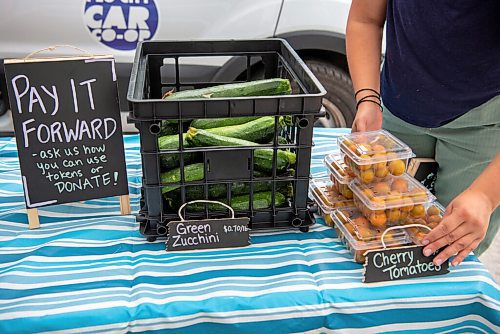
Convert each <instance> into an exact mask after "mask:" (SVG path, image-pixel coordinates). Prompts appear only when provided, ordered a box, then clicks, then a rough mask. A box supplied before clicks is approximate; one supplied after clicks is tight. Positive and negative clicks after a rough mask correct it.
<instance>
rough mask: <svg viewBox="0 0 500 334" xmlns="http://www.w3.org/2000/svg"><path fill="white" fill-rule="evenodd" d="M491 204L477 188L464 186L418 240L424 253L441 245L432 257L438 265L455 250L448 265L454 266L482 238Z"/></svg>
mask: <svg viewBox="0 0 500 334" xmlns="http://www.w3.org/2000/svg"><path fill="white" fill-rule="evenodd" d="M493 209H494V206H493V204H492V203H491V200H490V199H489V198H488V197H487V196H486V195H485V194H484V193H483V192H481V191H478V190H472V189H467V190H465V191H464V192H463V193H461V194H460V195H458V196H457V197H456V198H455V199H454V200H453V201H452V202H451V203H450V205H448V207H447V208H446V212H445V214H444V216H443V220H442V221H441V223H439V225H438V226H436V227H435V228H434V229H433V230H432V231H431V232H429V234H427V236H426V237H425V238H424V239H423V240H422V242H423V244H424V245H427V246H426V247H425V248H424V255H425V256H429V255H431V254H433V253H434V252H435V251H436V250H438V249H441V248H442V247H446V248H444V249H443V250H442V251H441V252H440V253H439V254H438V255H437V256H436V257H435V258H434V260H433V262H434V264H435V265H437V266H439V265H441V264H442V263H443V262H444V261H446V260H448V259H449V258H450V257H451V256H453V255H454V254H457V255H456V256H455V257H454V258H453V261H452V262H451V265H452V266H458V265H459V264H460V263H461V262H462V261H463V260H464V259H465V258H466V257H467V255H469V253H470V252H472V251H473V250H474V249H476V248H477V246H478V245H479V243H480V242H481V241H482V240H483V239H484V237H485V235H486V231H487V229H488V224H489V221H490V216H491V214H492V213H493Z"/></svg>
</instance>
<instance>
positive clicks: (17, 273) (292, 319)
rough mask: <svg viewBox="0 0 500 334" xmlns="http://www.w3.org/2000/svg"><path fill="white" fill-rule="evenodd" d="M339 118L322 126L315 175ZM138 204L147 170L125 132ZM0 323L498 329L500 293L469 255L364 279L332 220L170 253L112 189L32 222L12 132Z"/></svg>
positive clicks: (3, 147)
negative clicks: (445, 264) (407, 274)
mask: <svg viewBox="0 0 500 334" xmlns="http://www.w3.org/2000/svg"><path fill="white" fill-rule="evenodd" d="M342 133H345V130H339V129H317V130H316V131H315V137H314V142H315V147H314V152H313V156H312V159H313V160H312V163H313V165H312V173H313V174H315V175H319V174H321V173H324V168H323V163H322V160H323V157H324V155H325V154H326V153H327V152H328V151H331V150H332V149H334V147H335V144H336V139H335V137H336V136H337V135H338V134H342ZM125 147H126V156H127V171H128V174H129V175H128V176H129V186H130V193H131V199H132V209H133V210H134V211H137V209H138V200H139V194H140V182H141V169H140V168H141V167H140V154H139V146H138V137H137V136H126V137H125ZM0 182H1V183H0V184H1V186H0V333H13V332H16V333H29V332H37V333H41V332H51V333H52V332H60V333H101V332H117V333H125V332H144V331H148V330H149V331H153V332H154V331H158V332H160V331H166V330H170V331H172V332H189V333H192V332H199V333H236V332H238V333H240V332H241V333H304V332H307V333H324V332H335V333H337V332H345V333H351V332H363V333H368V332H396V333H398V332H412V331H414V332H415V333H416V332H418V333H421V332H445V333H448V332H475V333H496V332H500V327H499V326H500V293H499V288H498V285H497V284H496V283H495V282H494V281H493V279H492V278H491V276H490V275H489V273H488V272H487V271H486V269H485V268H484V266H483V265H482V264H481V263H480V262H478V261H477V259H476V258H475V257H474V256H470V257H468V258H467V259H466V261H465V262H464V263H463V264H462V265H460V266H459V267H458V268H452V270H451V273H450V274H448V275H444V276H436V277H428V278H422V279H414V280H407V281H398V282H394V283H376V284H363V283H361V276H362V266H361V265H359V264H356V263H354V262H353V261H352V260H351V255H350V253H349V252H348V251H347V250H346V249H345V248H344V246H343V244H342V243H341V242H340V241H339V240H338V239H337V238H336V236H335V233H334V231H333V230H332V229H330V228H328V227H327V226H325V225H324V224H322V223H318V224H316V225H314V226H313V227H312V228H311V231H310V232H309V233H301V232H298V231H287V230H279V231H259V232H255V233H252V245H251V246H249V247H246V248H234V249H222V250H220V249H219V250H203V251H188V252H175V253H167V252H166V251H165V250H164V249H165V245H164V242H162V241H157V242H154V243H148V242H146V241H145V238H144V237H143V236H142V235H141V234H140V233H139V231H138V226H137V224H136V222H135V219H134V217H133V216H119V215H117V213H118V212H119V202H118V198H107V199H98V200H90V201H85V202H83V203H72V204H65V205H59V206H53V207H46V208H42V209H40V210H39V211H40V220H41V224H42V228H41V229H39V230H33V231H30V230H28V229H27V221H26V214H25V211H24V202H23V193H22V185H21V183H20V178H19V166H18V162H17V153H16V149H15V143H14V141H13V140H11V139H0Z"/></svg>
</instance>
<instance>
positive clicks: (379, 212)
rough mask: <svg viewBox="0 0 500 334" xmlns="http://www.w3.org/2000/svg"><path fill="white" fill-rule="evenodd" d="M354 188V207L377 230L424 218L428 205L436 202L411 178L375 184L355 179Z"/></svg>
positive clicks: (396, 178) (395, 178)
mask: <svg viewBox="0 0 500 334" xmlns="http://www.w3.org/2000/svg"><path fill="white" fill-rule="evenodd" d="M350 187H351V190H352V191H353V194H354V197H353V200H354V204H355V205H356V206H357V207H358V208H359V210H360V211H361V212H362V213H363V214H364V215H365V216H366V217H367V218H368V220H369V221H370V223H371V224H372V225H374V226H375V227H384V226H387V225H389V226H393V225H397V224H398V223H401V222H404V221H406V220H407V219H408V218H413V217H420V216H421V215H422V214H423V213H424V211H425V208H424V204H426V203H429V202H432V201H434V200H435V199H436V198H435V197H434V195H432V194H431V193H430V191H429V190H427V188H425V187H424V186H423V185H422V184H421V183H420V182H418V181H417V180H416V179H414V178H413V177H411V176H409V175H408V174H404V175H403V176H402V177H387V178H385V179H384V180H382V181H380V182H376V183H371V184H364V183H362V182H361V181H360V180H358V179H354V180H353V181H352V182H351V183H350Z"/></svg>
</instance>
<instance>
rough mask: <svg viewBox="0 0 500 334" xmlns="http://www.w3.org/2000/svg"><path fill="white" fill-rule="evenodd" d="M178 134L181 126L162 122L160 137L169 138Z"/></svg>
mask: <svg viewBox="0 0 500 334" xmlns="http://www.w3.org/2000/svg"><path fill="white" fill-rule="evenodd" d="M178 133H179V126H178V125H177V124H173V123H167V122H166V121H162V122H161V124H160V133H159V134H158V136H169V135H175V134H178ZM177 138H179V137H177Z"/></svg>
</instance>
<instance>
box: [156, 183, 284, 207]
mask: <svg viewBox="0 0 500 334" xmlns="http://www.w3.org/2000/svg"><path fill="white" fill-rule="evenodd" d="M291 186H292V185H291V183H290V182H277V184H276V191H279V192H281V193H282V194H287V195H289V194H290V187H291ZM271 190H272V182H271V181H263V182H254V184H253V192H254V193H256V192H262V191H271ZM249 193H250V182H233V183H232V184H231V196H238V195H246V194H249ZM226 194H227V186H226V184H211V185H209V186H208V198H210V199H211V198H223V197H224V196H226ZM180 198H181V192H180V189H176V190H175V191H170V192H168V193H166V194H165V199H166V200H167V202H172V203H176V202H177V203H178V202H180ZM203 198H205V192H204V189H203V186H187V187H186V201H193V200H197V199H203Z"/></svg>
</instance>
